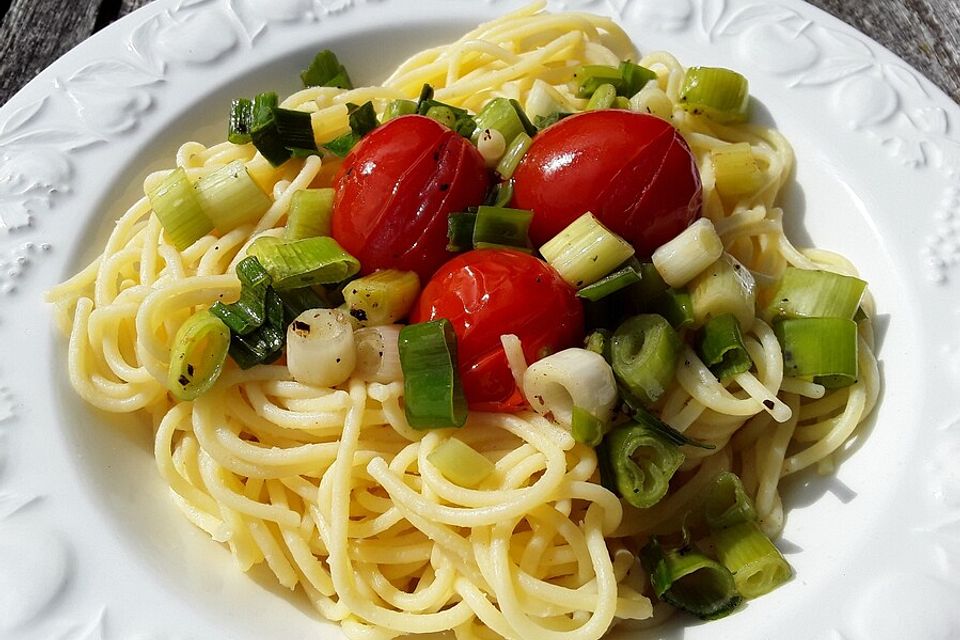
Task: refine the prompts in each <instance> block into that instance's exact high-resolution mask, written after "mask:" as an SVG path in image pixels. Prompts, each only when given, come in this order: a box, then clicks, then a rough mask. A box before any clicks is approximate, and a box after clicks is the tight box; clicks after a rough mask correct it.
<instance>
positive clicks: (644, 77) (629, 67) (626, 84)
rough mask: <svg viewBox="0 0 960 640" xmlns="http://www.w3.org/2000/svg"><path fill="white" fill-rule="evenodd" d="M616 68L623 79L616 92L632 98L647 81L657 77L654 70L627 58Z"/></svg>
mask: <svg viewBox="0 0 960 640" xmlns="http://www.w3.org/2000/svg"><path fill="white" fill-rule="evenodd" d="M617 70H618V71H619V72H620V77H621V78H622V79H623V80H622V85H621V86H620V88H619V89H620V90H619V91H618V93H619V95H620V96H621V97H624V98H632V97H633V96H634V95H635V94H636V93H637V92H638V91H640V89H643V88H644V87H645V86H646V85H647V83H648V82H650V81H651V80H656V79H657V74H656V72H654V71H652V70H650V69H647V68H646V67H641V66H640V65H638V64H634V63H633V62H630V61H629V60H623V61H622V62H621V63H620V66H619V67H618V68H617Z"/></svg>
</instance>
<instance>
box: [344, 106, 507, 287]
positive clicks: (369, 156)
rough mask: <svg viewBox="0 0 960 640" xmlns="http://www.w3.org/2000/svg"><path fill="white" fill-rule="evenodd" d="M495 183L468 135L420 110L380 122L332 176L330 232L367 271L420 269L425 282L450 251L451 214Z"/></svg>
mask: <svg viewBox="0 0 960 640" xmlns="http://www.w3.org/2000/svg"><path fill="white" fill-rule="evenodd" d="M489 185H490V178H489V174H488V172H487V170H486V167H485V166H484V162H483V157H482V156H481V155H480V153H479V152H478V151H477V149H476V148H475V147H474V146H473V145H472V144H470V141H469V140H467V139H465V138H464V137H463V136H461V135H459V134H457V133H456V132H454V131H452V130H450V129H448V128H447V127H445V126H443V125H442V124H440V123H439V122H437V121H435V120H431V119H430V118H425V117H423V116H403V117H401V118H396V119H394V120H390V121H389V122H387V123H386V124H384V125H383V126H381V127H377V128H376V129H374V130H373V131H372V132H371V133H369V134H368V135H367V136H366V137H365V138H363V140H361V141H360V143H359V144H357V146H356V147H354V148H353V150H352V151H351V152H350V154H349V155H348V156H347V158H346V160H345V161H344V163H343V166H342V167H341V168H340V172H339V173H338V174H337V177H336V178H335V180H334V188H335V189H336V197H335V198H334V203H333V237H334V239H336V241H337V242H339V243H340V245H341V246H342V247H343V248H344V249H346V250H347V251H349V252H350V253H351V254H353V255H354V256H356V257H357V259H359V260H360V264H361V265H362V266H363V272H364V273H370V272H372V271H376V270H377V269H387V268H391V269H403V270H408V271H416V272H417V274H418V275H419V276H420V279H421V281H422V282H425V281H426V280H427V279H429V277H430V275H431V274H433V272H434V271H436V269H437V267H439V266H440V265H441V264H443V262H444V260H446V259H447V258H448V257H449V254H448V253H447V252H446V245H447V216H448V215H449V214H450V213H452V212H454V211H463V210H464V209H466V208H467V207H469V206H476V205H479V204H482V203H483V199H484V196H485V195H486V193H487V189H488V188H489Z"/></svg>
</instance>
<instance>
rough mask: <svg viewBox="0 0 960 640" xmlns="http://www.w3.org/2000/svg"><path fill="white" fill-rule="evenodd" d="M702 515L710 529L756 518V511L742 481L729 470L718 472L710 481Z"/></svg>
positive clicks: (752, 520) (751, 520) (754, 520)
mask: <svg viewBox="0 0 960 640" xmlns="http://www.w3.org/2000/svg"><path fill="white" fill-rule="evenodd" d="M703 515H704V518H705V519H706V521H707V525H709V527H710V528H711V529H723V528H725V527H731V526H733V525H735V524H740V523H742V522H756V520H757V512H756V510H755V509H754V508H753V503H752V502H751V501H750V497H749V496H748V495H747V492H746V490H745V489H744V488H743V483H742V482H741V481H740V478H739V477H738V476H737V475H736V474H735V473H731V472H730V471H723V472H721V473H718V474H717V476H716V477H715V478H714V479H713V481H712V482H711V483H710V487H709V488H708V489H707V492H706V496H705V497H704V502H703Z"/></svg>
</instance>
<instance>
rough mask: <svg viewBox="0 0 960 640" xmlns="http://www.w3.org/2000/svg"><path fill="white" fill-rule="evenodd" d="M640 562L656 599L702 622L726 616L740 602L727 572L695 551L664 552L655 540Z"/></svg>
mask: <svg viewBox="0 0 960 640" xmlns="http://www.w3.org/2000/svg"><path fill="white" fill-rule="evenodd" d="M640 560H641V563H642V564H643V568H644V569H645V570H646V571H647V573H649V574H650V584H651V585H652V586H653V591H654V593H655V594H656V595H657V597H658V598H660V599H661V600H663V601H665V602H668V603H670V604H672V605H673V606H675V607H677V608H678V609H682V610H683V611H686V612H688V613H691V614H693V615H695V616H697V617H698V618H701V619H703V620H716V619H717V618H722V617H724V616H726V615H729V614H730V613H732V612H733V610H734V609H736V608H737V606H738V605H739V604H740V603H741V602H742V601H743V598H742V597H741V596H740V594H739V593H737V589H736V585H735V583H734V579H733V575H731V573H730V571H729V570H728V569H727V568H726V567H724V566H723V565H721V564H720V563H718V562H717V561H715V560H711V559H710V558H708V557H707V556H706V555H704V554H703V553H702V552H701V551H700V550H698V549H696V548H695V547H688V546H684V547H681V548H679V549H664V548H663V547H662V546H661V545H660V542H659V540H657V538H656V537H654V538H653V539H652V540H651V541H650V542H649V543H648V544H647V546H645V547H644V548H643V550H642V551H641V552H640Z"/></svg>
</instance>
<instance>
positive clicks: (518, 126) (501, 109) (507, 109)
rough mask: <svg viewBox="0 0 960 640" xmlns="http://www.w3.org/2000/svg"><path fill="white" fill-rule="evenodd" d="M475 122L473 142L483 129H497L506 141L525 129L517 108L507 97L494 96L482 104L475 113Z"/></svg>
mask: <svg viewBox="0 0 960 640" xmlns="http://www.w3.org/2000/svg"><path fill="white" fill-rule="evenodd" d="M476 122H477V131H476V132H475V133H474V134H473V142H474V144H476V142H477V139H478V138H479V135H480V132H481V131H483V130H484V129H494V130H496V131H499V132H500V133H501V135H503V139H504V140H506V141H507V142H510V141H511V140H513V139H514V138H515V137H517V134H519V133H520V132H521V131H525V129H524V127H523V122H522V121H521V120H520V116H519V115H518V113H517V110H516V109H515V108H514V106H513V104H512V103H511V102H510V100H508V99H507V98H494V99H493V100H491V101H490V102H488V103H487V104H486V105H484V107H483V109H481V110H480V113H478V114H477V115H476Z"/></svg>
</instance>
